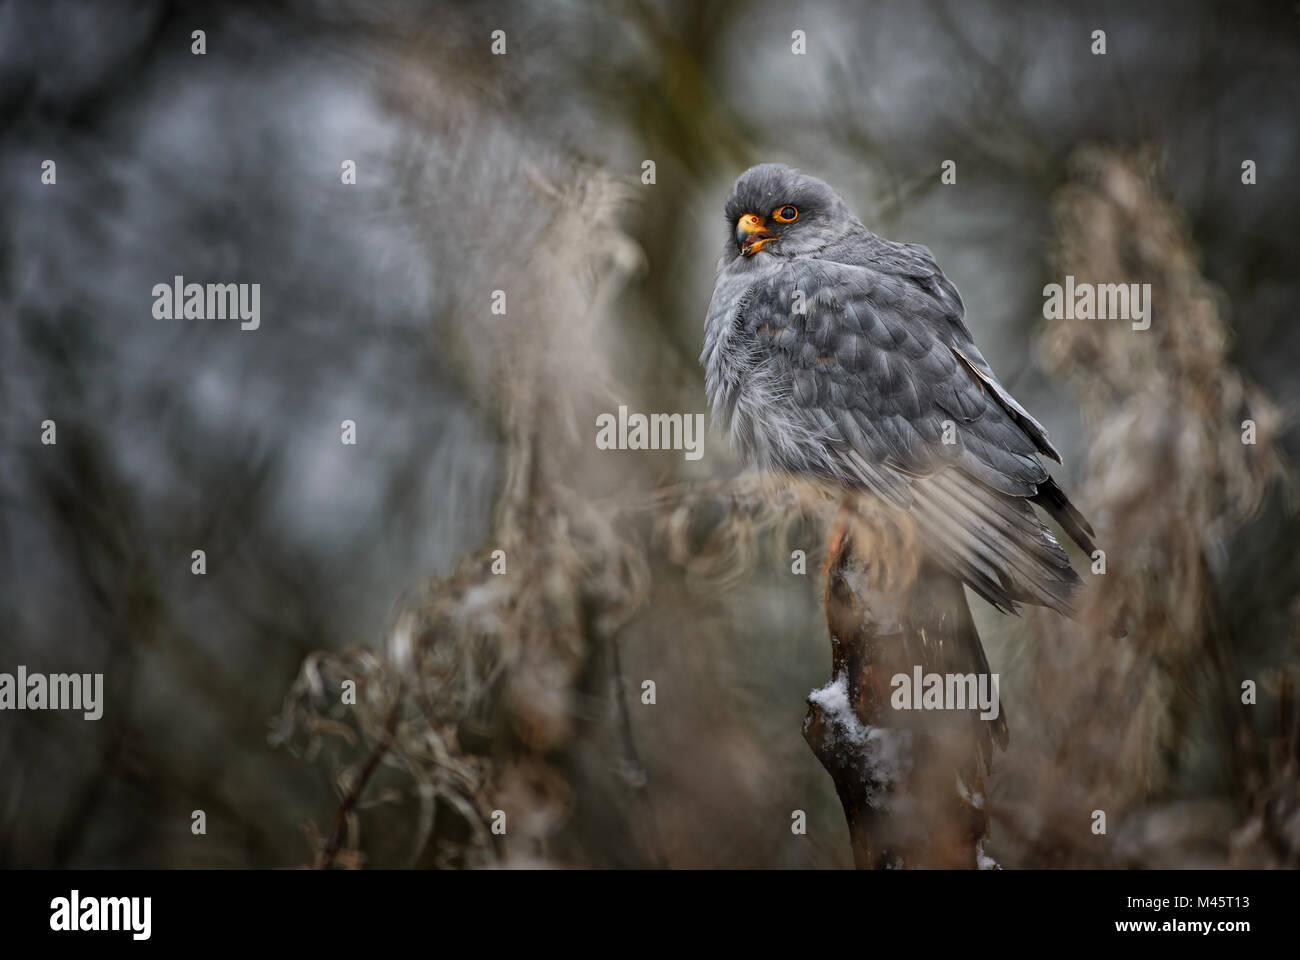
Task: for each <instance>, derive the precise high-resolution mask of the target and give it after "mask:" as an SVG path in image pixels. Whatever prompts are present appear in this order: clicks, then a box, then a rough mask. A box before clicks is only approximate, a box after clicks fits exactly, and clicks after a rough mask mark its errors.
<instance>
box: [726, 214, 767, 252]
mask: <svg viewBox="0 0 1300 960" xmlns="http://www.w3.org/2000/svg"><path fill="white" fill-rule="evenodd" d="M775 239H777V238H776V234H774V233H772V232H771V231H769V230H768V229H767V221H765V220H764V219H763V218H762V217H760V216H757V215H756V214H752V213H747V214H745V215H744V216H743V217H741V218H740V219H739V220H737V221H736V242H737V243H738V244H740V253H741V256H745V257H752V256H753V255H754V254H756V253H758V251H760V250H762V249H763V246H764V245H765V244H768V243H770V242H771V241H773V240H775Z"/></svg>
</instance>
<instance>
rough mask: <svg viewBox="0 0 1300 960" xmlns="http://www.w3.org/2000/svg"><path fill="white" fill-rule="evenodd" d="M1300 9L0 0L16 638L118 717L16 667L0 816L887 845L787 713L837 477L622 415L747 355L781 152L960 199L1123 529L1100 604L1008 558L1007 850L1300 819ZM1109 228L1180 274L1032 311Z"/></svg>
mask: <svg viewBox="0 0 1300 960" xmlns="http://www.w3.org/2000/svg"><path fill="white" fill-rule="evenodd" d="M195 30H202V31H204V34H205V43H206V52H205V53H204V54H203V55H196V54H194V53H193V52H192V45H193V44H194V40H193V38H192V34H193V31H195ZM498 30H499V31H504V43H505V53H504V55H494V54H493V53H492V44H493V33H494V31H498ZM796 30H801V31H803V32H804V35H805V36H806V44H807V52H806V54H804V55H796V54H794V53H793V52H792V49H791V44H792V42H793V41H792V32H793V31H796ZM1095 30H1104V31H1105V44H1106V52H1105V55H1095V54H1093V53H1092V48H1093V46H1094V42H1095V41H1094V38H1093V32H1094V31H1095ZM1298 39H1300V15H1298V14H1297V8H1296V6H1295V5H1294V4H1292V3H1273V4H1266V3H1239V4H1232V5H1228V4H1217V3H1208V2H1207V3H1199V4H1187V3H1151V4H1141V5H1134V4H1120V3H1079V4H1058V5H1051V6H1050V7H1049V6H1047V5H1043V4H1032V3H1028V2H1026V3H1015V2H1000V3H965V2H963V3H956V2H948V3H944V2H933V3H910V2H908V3H903V2H898V3H891V2H886V3H874V2H873V3H848V2H844V3H815V2H800V3H788V2H782V3H776V2H765V0H747V2H745V3H735V2H710V3H695V2H686V0H681V2H671V0H660V2H653V0H646V2H636V0H602V2H594V0H593V2H584V0H570V2H564V3H553V4H533V3H494V2H488V3H473V4H470V3H450V2H448V3H433V4H425V3H415V2H402V0H384V2H373V3H364V2H349V0H328V2H307V0H303V2H271V3H264V2H259V3H240V2H232V3H224V4H221V5H219V6H218V5H210V6H209V5H199V4H185V3H164V2H138V3H127V2H123V3H114V4H97V3H90V2H85V3H74V2H67V3H60V2H43V3H35V2H32V3H23V2H17V3H15V2H9V3H4V4H0V123H3V133H0V184H2V186H0V196H2V197H3V199H2V200H0V671H8V672H13V671H14V669H15V668H16V667H17V666H18V665H19V664H24V665H26V667H27V668H28V670H29V671H33V672H34V671H43V672H49V673H57V672H72V671H76V672H91V673H94V672H102V673H103V674H104V676H105V707H104V715H103V718H102V719H101V720H99V721H96V722H87V721H84V720H82V719H80V716H79V715H75V714H69V713H58V712H38V713H32V712H24V713H8V712H6V713H5V714H0V865H4V866H21V867H35V866H53V867H69V866H164V867H170V866H218V867H247V866H255V867H294V866H303V865H311V864H313V863H315V864H321V865H323V864H331V865H344V866H352V865H373V866H404V865H417V866H434V867H437V866H445V867H476V866H492V865H508V866H528V865H553V866H679V867H704V866H724V867H845V866H848V865H850V864H851V862H852V861H851V858H850V854H849V849H848V844H847V832H846V829H845V826H844V821H843V815H842V813H841V811H840V807H839V803H838V801H837V799H836V795H835V792H834V790H833V788H832V786H831V783H830V780H829V778H828V777H827V775H826V773H825V772H824V771H823V770H822V769H821V767H820V766H819V765H818V764H817V761H816V759H815V758H814V757H813V755H812V753H811V752H810V751H809V750H808V748H807V746H806V745H805V743H804V742H803V740H802V737H801V732H800V724H801V721H802V717H803V712H804V708H805V703H804V698H805V697H806V696H807V694H808V693H809V691H810V690H812V689H813V688H815V687H819V686H821V685H823V684H824V683H825V682H826V681H827V680H828V679H829V677H828V670H829V663H830V658H829V648H828V643H827V639H826V634H825V624H824V620H823V619H822V611H821V608H820V603H819V599H820V598H819V589H820V584H819V580H818V577H817V566H818V562H819V559H820V556H821V551H822V550H823V548H824V543H823V542H822V540H821V535H822V533H823V532H824V530H823V525H822V524H821V522H820V521H819V518H818V517H817V516H816V515H815V514H816V510H809V509H807V504H803V503H798V502H794V501H792V500H782V499H780V498H779V497H778V498H776V499H775V500H773V498H772V497H770V496H768V495H767V494H764V493H760V492H756V490H755V488H754V487H753V485H752V484H751V483H750V482H749V481H748V480H747V479H746V478H745V477H744V476H743V475H741V474H740V465H739V464H738V463H737V462H736V461H735V459H734V457H733V455H732V454H731V452H730V451H729V450H728V449H727V444H726V440H725V438H724V437H722V436H721V435H719V434H717V433H711V434H710V435H709V437H708V439H707V440H706V443H705V454H704V457H703V458H702V459H701V460H699V461H698V462H689V461H687V460H685V459H684V458H683V457H682V455H681V453H680V452H672V451H669V452H653V453H652V452H634V451H618V452H611V451H599V450H597V449H596V448H595V442H594V440H595V416H596V414H598V413H600V412H606V411H611V412H612V411H615V410H616V409H617V406H618V405H619V404H627V405H628V406H629V408H630V409H632V410H634V411H635V410H641V411H646V412H682V413H688V412H689V413H696V412H704V411H705V409H706V408H705V402H704V391H703V378H702V375H701V372H700V369H699V366H698V362H697V357H698V354H699V351H700V348H701V340H702V323H703V317H704V312H705V308H706V306H707V303H708V299H709V295H710V292H711V289H712V285H713V275H714V269H715V266H716V263H717V258H718V255H719V253H720V252H721V251H722V248H723V244H724V241H725V240H726V239H727V237H728V234H729V227H728V226H727V225H726V224H725V223H724V221H723V218H722V202H723V198H724V197H725V194H726V191H727V189H728V187H729V185H730V183H731V181H732V180H733V179H734V178H735V177H736V176H737V175H738V174H739V173H740V172H741V171H743V170H744V169H745V168H746V167H748V166H750V165H751V164H753V163H756V162H760V161H766V160H779V161H784V162H788V163H791V164H793V165H795V166H799V167H801V168H802V169H804V170H806V171H807V172H809V173H812V174H814V175H816V176H819V177H821V178H823V179H825V180H826V181H828V182H829V183H831V184H832V185H833V186H835V187H836V188H837V189H838V190H839V191H840V192H841V193H842V194H843V195H844V197H845V198H846V199H847V200H848V202H849V204H850V206H851V207H852V208H853V209H854V210H855V212H856V213H857V214H858V215H859V216H860V218H861V219H862V220H863V221H864V222H865V223H866V224H867V225H868V226H869V227H871V228H872V229H874V230H876V231H877V232H878V233H881V234H883V235H885V236H888V237H891V238H893V239H897V240H907V241H915V242H921V243H924V244H926V245H928V246H929V247H931V249H932V250H933V251H934V252H935V254H936V256H937V258H938V260H939V262H940V263H941V264H942V266H943V268H944V270H945V272H946V273H947V274H948V276H949V277H950V278H951V279H952V280H953V281H954V282H955V283H956V285H957V286H958V288H959V289H960V290H961V292H962V295H963V297H964V299H965V303H966V308H967V322H968V325H969V326H970V328H971V330H972V332H973V333H974V335H975V337H976V339H977V341H978V342H979V343H980V345H981V348H982V350H983V353H984V354H985V356H986V357H987V358H988V360H989V361H990V363H991V364H992V365H993V367H994V368H995V370H997V372H998V373H999V375H1000V377H1001V379H1002V381H1003V383H1004V384H1006V385H1007V386H1008V387H1009V388H1010V389H1011V390H1012V391H1013V392H1014V393H1015V394H1016V396H1017V398H1018V399H1019V400H1020V401H1021V402H1022V403H1023V404H1024V405H1025V406H1026V407H1027V408H1028V409H1029V410H1031V411H1032V412H1033V413H1034V414H1035V416H1036V417H1037V418H1038V419H1039V420H1041V421H1042V422H1043V423H1044V424H1046V425H1047V427H1048V429H1049V431H1050V432H1051V434H1052V437H1053V440H1054V441H1055V442H1056V444H1057V446H1058V447H1059V448H1060V449H1061V451H1062V453H1063V454H1064V456H1065V462H1066V465H1065V467H1064V468H1062V469H1061V470H1059V471H1057V472H1058V476H1059V477H1060V479H1061V480H1062V482H1063V483H1064V484H1065V485H1066V487H1067V489H1069V490H1072V491H1077V496H1076V497H1075V499H1076V502H1078V503H1079V504H1080V506H1081V507H1083V509H1084V511H1085V513H1088V514H1089V515H1090V516H1091V517H1092V519H1093V520H1094V524H1095V525H1096V526H1097V528H1098V534H1099V540H1100V541H1101V542H1102V543H1103V545H1105V546H1107V547H1108V553H1109V554H1110V558H1111V564H1112V566H1111V570H1110V571H1109V572H1108V575H1107V578H1106V582H1107V588H1106V590H1107V591H1109V592H1105V591H1103V593H1102V597H1101V599H1099V600H1098V601H1097V605H1096V608H1095V609H1094V610H1093V611H1092V614H1090V615H1089V616H1085V617H1084V618H1083V620H1082V622H1081V623H1080V624H1078V625H1066V624H1063V623H1062V622H1060V618H1057V617H1055V615H1052V614H1041V615H1039V614H1038V613H1037V612H1035V613H1033V614H1031V615H1029V616H1026V617H1025V618H1022V619H1012V618H1004V617H1000V616H998V615H997V614H996V613H994V612H993V611H991V610H990V609H989V608H987V607H986V606H985V605H983V604H982V602H981V601H978V600H976V599H972V606H973V608H974V610H975V614H976V618H977V621H978V622H979V624H980V627H981V632H982V635H983V637H984V642H985V646H986V648H987V649H988V651H989V656H990V660H991V662H992V665H993V669H994V670H995V671H997V672H1000V673H1001V674H1002V675H1003V681H1002V685H1001V689H1002V696H1003V699H1004V702H1005V703H1006V704H1007V711H1008V717H1009V722H1010V726H1011V745H1010V749H1009V750H1008V752H1007V753H1006V754H1003V755H1000V756H999V757H998V758H997V759H996V760H995V764H994V770H993V779H992V781H991V783H990V785H989V788H990V803H991V807H992V814H993V826H992V833H991V836H990V838H989V841H988V846H987V849H988V850H989V852H990V853H991V854H992V855H993V856H994V857H995V859H998V860H999V861H1000V862H1002V863H1003V865H1004V866H1009V867H1017V866H1023V867H1032V866H1075V865H1079V866H1083V865H1091V866H1099V865H1100V866H1215V865H1220V866H1221V865H1228V864H1232V865H1237V866H1296V865H1297V863H1300V860H1297V857H1298V856H1300V791H1297V787H1296V776H1297V774H1296V759H1297V756H1296V753H1297V737H1296V722H1297V721H1296V711H1295V709H1294V706H1293V703H1294V699H1293V694H1292V691H1293V689H1294V680H1295V677H1296V672H1297V660H1298V657H1300V650H1298V648H1297V638H1300V629H1297V614H1298V613H1300V607H1297V605H1296V598H1297V596H1300V556H1298V555H1297V551H1296V549H1295V544H1296V543H1297V535H1298V534H1300V522H1297V518H1296V515H1295V513H1294V511H1293V510H1292V508H1291V494H1290V490H1291V486H1292V481H1291V475H1290V468H1289V466H1288V459H1294V457H1295V455H1296V453H1297V446H1298V445H1300V432H1297V427H1296V423H1295V420H1294V417H1292V416H1291V411H1293V410H1294V409H1295V406H1296V403H1297V401H1298V400H1300V378H1298V377H1297V376H1296V375H1295V372H1294V371H1295V366H1296V361H1297V359H1300V330H1298V329H1297V326H1296V324H1295V323H1294V322H1293V319H1294V317H1295V315H1296V308H1297V306H1300V273H1298V272H1297V263H1300V259H1298V254H1300V230H1297V229H1296V223H1297V222H1300V178H1298V177H1297V175H1296V174H1297V171H1300V132H1298V129H1297V124H1296V121H1295V104H1296V103H1297V102H1300V56H1297V41H1298ZM46 160H54V161H55V162H56V164H57V182H56V183H55V184H53V185H47V184H43V183H42V180H41V170H42V163H43V161H46ZM349 160H350V161H354V162H355V164H356V183H355V184H354V185H350V184H344V183H343V182H342V178H341V165H342V164H343V163H344V162H345V161H349ZM947 160H952V161H954V162H955V164H956V183H955V184H951V185H945V184H942V183H941V182H940V172H941V165H942V164H943V163H944V161H947ZM1245 160H1253V161H1254V162H1255V164H1256V167H1257V179H1258V182H1257V183H1256V184H1254V185H1249V186H1248V185H1244V184H1243V183H1242V163H1243V161H1245ZM645 161H653V163H654V182H653V183H646V182H644V179H643V169H644V168H643V164H644V163H645ZM1066 273H1073V274H1074V275H1076V276H1077V277H1079V278H1080V279H1084V278H1085V277H1088V276H1092V277H1096V278H1097V280H1098V281H1099V282H1150V283H1152V284H1153V286H1154V287H1155V290H1156V302H1155V314H1154V320H1153V327H1152V330H1151V331H1148V332H1147V334H1145V335H1144V334H1141V333H1135V332H1132V331H1129V330H1128V329H1127V325H1126V324H1111V325H1109V326H1106V325H1105V324H1104V323H1102V322H1093V323H1092V324H1088V322H1086V321H1074V322H1068V321H1067V322H1060V323H1056V324H1055V325H1054V324H1052V323H1049V322H1046V321H1044V319H1043V309H1042V306H1043V295H1042V290H1043V286H1044V284H1046V283H1049V282H1061V281H1062V279H1063V277H1064V275H1065V274H1066ZM178 274H179V275H183V276H184V277H185V278H186V280H187V281H195V282H239V283H259V284H260V285H261V326H260V329H258V330H256V331H241V330H240V328H239V323H238V321H234V320H226V321H222V320H158V319H155V318H154V316H153V314H152V306H153V295H152V292H151V291H152V288H153V286H154V285H155V284H156V283H168V282H170V281H171V279H172V278H173V277H174V276H176V275H178ZM495 290H503V291H505V293H506V297H507V310H506V313H505V314H504V315H500V314H495V313H493V312H492V310H491V306H492V302H493V291H495ZM1248 418H1249V419H1252V420H1254V421H1256V422H1257V424H1258V426H1259V437H1258V443H1257V444H1255V445H1253V446H1246V445H1243V444H1242V443H1241V440H1240V437H1241V423H1242V421H1243V420H1246V419H1248ZM47 419H50V420H54V421H55V422H56V424H57V431H58V433H57V437H58V442H57V444H56V445H43V444H42V443H41V423H42V421H44V420H47ZM347 419H350V420H353V421H355V423H356V425H357V443H356V444H355V445H344V444H342V443H341V442H340V424H341V422H342V421H343V420H347ZM195 549H203V550H204V551H205V552H206V555H207V573H206V575H203V576H196V575H193V574H192V573H191V551H193V550H195ZM794 549H803V550H804V551H805V552H806V553H807V555H808V557H809V562H808V567H809V573H808V575H806V576H799V575H795V574H792V572H791V562H790V553H791V551H792V550H794ZM495 551H501V554H500V558H504V563H505V572H504V573H493V572H492V571H491V564H492V562H493V559H494V552H495ZM1076 559H1077V560H1078V561H1079V563H1082V559H1081V558H1076ZM1076 565H1079V564H1078V563H1077V564H1076ZM1121 607H1122V609H1124V610H1125V611H1127V613H1128V615H1129V621H1128V623H1129V637H1128V638H1127V639H1126V640H1124V641H1115V640H1111V639H1109V638H1108V637H1106V636H1105V631H1104V630H1101V629H1099V628H1097V627H1096V622H1094V621H1099V619H1100V614H1097V610H1102V609H1107V610H1115V609H1120V608H1121ZM1090 616H1091V619H1090V618H1089V617H1090ZM349 679H350V680H353V681H354V682H356V683H357V685H358V703H357V704H355V705H352V704H347V705H344V704H342V703H341V702H340V694H339V691H340V689H341V684H342V683H343V681H345V680H349ZM647 680H650V681H653V682H654V684H655V690H656V702H655V703H654V704H653V705H649V704H646V703H643V702H642V697H643V695H642V690H643V684H644V683H645V682H646V681H647ZM1246 680H1252V681H1254V682H1255V683H1256V684H1257V686H1258V688H1259V695H1258V703H1257V704H1256V705H1254V706H1250V707H1244V708H1243V706H1242V704H1241V684H1242V682H1243V681H1246ZM1098 807H1101V808H1104V809H1106V810H1107V811H1108V812H1109V818H1110V826H1109V831H1108V835H1107V837H1106V838H1105V839H1104V840H1100V839H1099V838H1097V837H1095V836H1093V835H1092V834H1091V832H1090V830H1089V827H1090V825H1091V821H1090V819H1089V812H1090V811H1091V810H1093V809H1095V808H1098ZM195 810H203V811H205V813H206V817H207V832H206V834H205V835H195V834H194V833H192V831H191V813H192V811H195ZM496 810H501V811H504V812H505V813H506V816H507V818H508V821H509V829H508V830H507V832H506V834H505V835H504V836H501V835H496V834H493V833H492V830H491V827H492V824H493V811H496ZM794 810H803V811H805V813H806V815H807V820H808V831H807V835H805V836H800V835H795V834H793V833H792V832H791V829H790V824H791V812H792V811H794Z"/></svg>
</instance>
